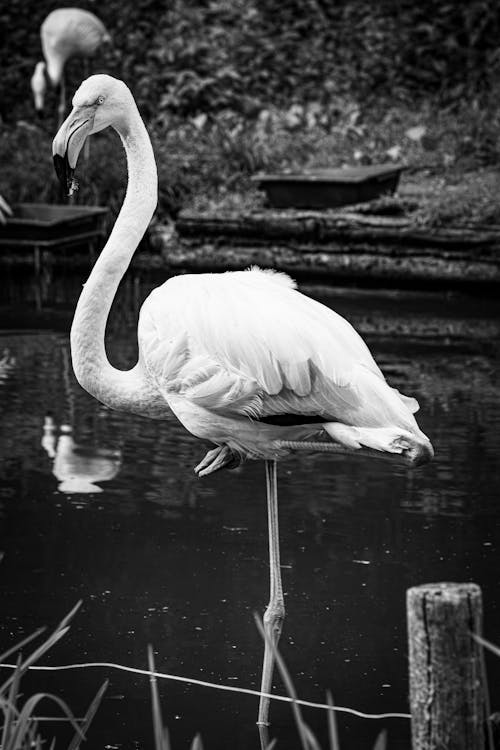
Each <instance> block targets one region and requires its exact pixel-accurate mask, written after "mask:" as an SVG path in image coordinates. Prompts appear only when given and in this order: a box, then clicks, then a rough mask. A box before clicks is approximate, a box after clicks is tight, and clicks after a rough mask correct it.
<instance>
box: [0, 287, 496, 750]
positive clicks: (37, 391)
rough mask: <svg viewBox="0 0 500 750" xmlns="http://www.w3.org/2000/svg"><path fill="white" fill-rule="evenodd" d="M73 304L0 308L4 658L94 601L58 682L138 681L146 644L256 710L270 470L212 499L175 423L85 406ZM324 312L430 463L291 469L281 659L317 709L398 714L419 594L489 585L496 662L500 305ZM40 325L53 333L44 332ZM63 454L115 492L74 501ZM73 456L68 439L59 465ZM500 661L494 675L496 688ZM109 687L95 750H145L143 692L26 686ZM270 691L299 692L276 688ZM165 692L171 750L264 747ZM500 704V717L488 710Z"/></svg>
mask: <svg viewBox="0 0 500 750" xmlns="http://www.w3.org/2000/svg"><path fill="white" fill-rule="evenodd" d="M80 283H81V280H80V279H76V278H68V279H65V280H64V284H63V283H62V281H61V280H59V281H58V280H57V279H54V282H53V287H52V292H53V293H55V297H54V296H52V298H53V299H54V298H55V299H56V301H57V304H56V305H55V306H54V307H53V308H51V309H45V311H44V309H43V308H42V310H41V312H40V313H38V314H37V315H36V316H35V315H33V314H32V312H30V311H29V307H28V308H27V306H26V303H25V302H24V297H23V294H22V292H23V288H22V285H21V283H19V286H18V287H16V285H15V284H11V285H10V286H9V288H8V289H7V290H6V294H5V295H4V297H6V298H8V296H9V295H10V299H11V302H12V303H14V301H15V298H16V295H18V298H19V301H20V303H21V304H22V307H21V308H19V309H18V310H16V312H15V316H14V315H12V318H11V319H10V320H11V321H12V322H9V318H8V315H9V313H8V311H7V312H6V314H5V315H4V320H7V322H8V325H7V327H6V330H5V333H4V335H1V334H0V352H3V351H4V350H6V349H8V352H9V355H8V356H9V360H15V366H13V367H11V368H10V369H9V372H8V377H6V378H4V379H2V380H1V387H0V402H1V403H0V406H1V410H2V420H1V421H0V454H1V460H0V503H1V504H2V505H3V513H4V517H3V519H2V529H3V531H2V534H1V544H0V548H1V549H2V550H3V551H4V552H5V557H4V560H3V561H2V564H1V566H0V576H1V583H2V589H3V591H2V621H1V622H0V650H1V648H2V647H3V646H6V645H8V644H10V643H12V639H13V638H16V637H18V638H19V637H21V636H22V635H26V634H27V633H28V632H30V631H32V630H33V629H34V628H35V627H37V626H39V625H41V624H49V625H50V624H52V623H54V622H55V621H56V620H59V619H61V617H62V616H63V614H64V613H65V612H67V611H68V610H69V609H70V608H71V606H72V605H73V604H74V603H75V601H76V600H77V599H79V598H83V600H84V606H83V608H82V610H81V613H79V616H78V620H77V622H76V623H75V627H74V628H73V629H72V631H71V633H70V634H69V635H68V636H67V639H65V640H64V641H63V642H62V643H61V644H60V645H58V647H57V653H54V655H53V656H52V657H51V658H52V660H53V663H64V662H66V663H68V662H74V661H86V660H92V661H93V660H103V661H115V662H118V663H120V662H121V663H125V664H128V665H131V666H137V667H144V666H146V647H147V644H148V643H153V645H154V647H155V650H156V652H157V655H156V656H155V661H156V663H157V667H158V669H160V670H161V671H165V672H168V671H170V672H172V673H177V674H181V675H185V676H189V677H199V678H201V679H208V680H213V681H216V682H221V683H228V684H233V685H237V686H241V687H253V688H256V689H258V688H259V672H260V666H261V665H260V659H261V649H262V643H261V640H260V637H259V635H258V634H257V632H256V630H255V625H254V622H253V612H258V613H261V611H262V609H263V604H264V603H265V601H264V600H265V593H266V580H267V574H268V571H267V565H266V545H267V537H266V534H267V529H266V522H265V497H264V493H263V490H262V476H261V475H262V466H261V465H260V464H255V465H252V464H247V465H245V466H243V467H241V469H239V470H238V473H236V474H235V473H232V472H231V473H229V474H227V475H226V476H220V477H219V476H214V477H212V478H208V479H207V480H206V481H205V480H203V481H199V480H197V479H196V478H195V477H194V476H193V475H192V473H191V472H192V466H193V465H194V464H195V463H196V460H197V459H198V454H199V446H198V445H197V444H196V442H195V440H194V439H192V438H191V437H190V436H189V435H188V434H187V433H185V432H184V430H183V429H182V428H181V427H180V425H178V424H177V422H176V421H175V420H174V419H172V420H171V421H170V420H168V421H166V422H153V421H147V420H142V419H140V418H138V417H134V416H131V415H122V414H118V413H115V412H111V411H109V410H108V409H106V408H105V407H103V406H101V405H100V404H98V403H97V402H95V401H94V400H93V399H91V398H90V397H89V396H87V394H85V393H84V392H83V391H82V390H81V389H80V388H79V387H78V385H77V384H76V382H75V381H74V378H73V374H72V372H71V366H70V363H69V361H68V357H67V351H68V344H67V329H68V326H69V321H70V318H71V310H72V306H73V304H74V299H76V296H77V295H78V291H79V285H80ZM154 283H155V282H153V281H152V282H151V283H150V282H149V281H147V282H144V283H142V284H141V285H140V286H139V287H138V285H137V284H135V286H134V284H133V283H132V282H131V281H129V282H126V283H125V284H124V285H123V287H122V290H121V295H120V297H119V298H118V300H117V305H116V308H115V309H114V311H113V317H112V319H111V321H110V327H111V330H110V336H109V340H110V341H111V345H110V351H109V356H110V358H111V359H112V361H113V362H114V364H115V365H116V366H119V367H127V366H129V365H130V363H131V362H133V361H134V357H135V355H136V352H135V351H134V345H133V344H131V343H130V342H131V338H130V330H131V328H132V327H133V326H134V325H135V322H136V321H135V319H134V314H133V312H132V311H133V307H134V305H135V302H134V299H135V297H137V295H139V296H140V297H143V296H145V295H146V294H147V292H148V291H149V287H150V286H153V285H154ZM24 291H26V290H25V287H24ZM313 291H314V290H313ZM316 295H317V296H320V297H321V299H322V301H323V302H327V303H329V304H331V305H332V306H333V307H335V309H337V310H338V311H339V312H340V313H341V314H342V315H344V316H345V317H347V318H348V319H350V320H351V321H352V322H353V323H354V324H355V325H356V326H357V327H358V330H360V331H361V332H362V333H363V334H364V335H365V336H366V338H367V340H368V343H369V345H370V348H371V349H372V351H373V353H374V355H375V356H376V358H377V361H379V362H380V364H381V367H382V369H383V370H384V372H385V373H386V375H387V376H388V379H389V380H390V382H391V384H392V385H394V386H395V387H402V385H403V383H405V384H406V387H407V388H408V390H409V391H410V390H411V392H412V393H414V394H415V396H416V397H417V398H418V400H419V401H420V403H421V408H422V429H423V430H424V431H425V432H426V433H427V434H429V435H430V436H431V438H432V441H433V443H434V445H435V448H436V458H435V461H434V463H432V464H431V465H429V466H428V467H425V469H423V470H417V471H414V472H410V473H408V472H407V471H406V470H403V469H399V468H392V467H390V468H389V467H387V466H386V465H385V464H384V463H383V462H380V463H379V462H373V461H368V460H367V461H363V460H360V459H343V458H337V457H335V458H330V457H325V456H321V455H313V456H298V457H296V458H294V459H293V460H290V461H283V462H282V464H281V466H280V471H279V483H280V501H281V505H280V526H281V544H282V547H281V553H282V565H283V570H282V574H283V578H284V588H285V591H286V605H287V610H288V611H289V613H290V618H289V621H288V623H287V627H286V632H285V633H284V634H283V638H282V647H281V651H282V653H283V655H284V657H285V659H286V662H287V665H288V667H289V669H290V671H291V674H292V676H293V679H294V683H295V687H296V689H297V692H298V694H299V695H300V696H301V697H303V698H305V699H310V700H318V701H321V702H322V701H324V699H325V690H326V689H327V688H329V689H331V690H332V693H333V695H334V698H335V701H336V703H338V704H343V705H348V706H352V707H355V708H359V709H361V710H367V711H370V712H379V711H380V712H381V711H405V710H407V698H406V696H407V657H406V624H405V609H404V599H405V591H406V589H407V588H408V587H409V586H412V585H416V584H419V583H424V582H429V581H437V580H446V579H448V580H463V581H470V580H473V581H475V582H477V583H478V584H479V585H481V587H482V589H483V594H484V602H485V628H486V636H487V637H489V638H490V639H491V640H493V641H498V633H499V632H500V604H499V603H500V585H499V581H498V575H497V572H496V571H497V563H496V561H497V559H498V554H499V551H500V508H499V504H498V494H499V486H500V481H499V480H500V463H499V461H498V455H499V451H500V383H499V373H498V367H497V362H498V352H499V348H500V346H499V339H500V337H499V336H498V333H499V332H500V305H498V303H494V302H491V301H488V300H485V299H472V298H466V297H460V298H453V297H450V298H445V297H443V296H442V295H441V296H438V295H436V297H433V296H426V295H424V296H422V297H416V296H411V295H408V296H407V297H404V299H402V296H401V295H400V296H397V295H388V296H384V297H382V296H376V295H371V296H370V295H367V294H355V295H351V294H345V293H342V294H340V293H337V292H331V291H330V292H327V291H326V290H321V292H316ZM138 302H140V300H138ZM19 310H20V313H21V316H22V315H24V316H25V317H24V319H23V318H22V317H20V313H19ZM28 313H29V314H28ZM20 320H23V325H24V330H15V331H14V330H11V331H9V330H7V328H8V327H10V328H14V327H15V328H16V329H19V321H20ZM358 323H359V325H358ZM41 325H44V326H45V330H33V328H36V327H38V328H39V327H40V326H41ZM58 330H60V331H61V333H58V332H57V331H58ZM44 414H51V415H52V419H53V423H54V425H65V424H67V425H70V426H71V428H72V432H68V433H64V432H62V431H61V430H59V431H58V432H57V433H56V431H55V428H52V427H51V426H49V425H47V424H46V428H47V427H48V429H47V431H46V434H45V437H47V438H48V441H47V442H45V443H44V446H45V447H43V446H41V445H40V440H41V437H42V435H41V430H42V428H41V416H43V415H44ZM52 431H53V434H50V433H51V432H52ZM54 433H56V434H54ZM61 438H67V443H66V446H69V449H68V451H67V453H66V456H67V455H69V454H71V449H72V448H73V446H74V443H73V442H72V441H73V440H74V442H75V443H76V444H77V445H81V446H85V448H87V449H90V451H91V455H92V456H94V457H95V455H96V453H95V451H96V450H97V451H98V452H97V456H98V457H100V456H102V454H100V453H99V451H100V450H102V449H104V450H110V451H113V450H116V449H117V448H119V450H120V453H121V456H120V457H119V456H118V455H116V462H115V468H119V471H117V472H116V473H115V475H114V477H113V479H112V481H107V480H106V481H103V482H102V484H96V483H97V482H98V481H99V480H97V479H96V478H92V477H88V476H86V477H85V478H86V479H88V480H89V482H90V483H91V484H94V486H95V487H96V488H97V487H98V488H99V489H100V490H101V492H100V493H99V494H97V495H93V496H91V495H87V496H86V495H84V494H80V493H75V494H72V495H69V494H68V495H66V496H64V497H63V496H62V495H61V493H60V491H59V489H58V487H59V485H60V484H61V483H62V482H64V481H65V478H66V476H67V475H65V476H63V475H62V474H61V475H60V476H58V477H55V476H54V473H53V471H54V470H55V455H54V456H53V457H52V459H51V461H52V463H50V462H49V461H48V453H47V447H48V448H49V450H50V451H51V452H52V453H53V454H55V453H56V451H57V449H58V444H59V443H58V441H59V440H60V439H61ZM51 441H52V442H51ZM63 446H64V440H63V443H62V445H61V451H62V453H61V455H63V456H64V455H65V451H64V450H63ZM104 457H105V458H107V459H110V460H111V462H112V463H113V457H112V456H109V455H106V456H104ZM94 492H95V490H94ZM499 661H500V660H494V659H492V660H491V661H490V662H489V663H488V670H489V677H490V684H491V685H492V686H493V687H494V685H495V684H498V680H499V679H500V674H499V672H500V669H499V666H498V662H499ZM106 676H110V677H111V678H112V688H111V690H110V696H112V698H108V699H105V701H104V703H103V705H102V706H101V708H100V710H99V712H98V714H97V716H96V719H95V724H94V725H93V727H92V729H91V734H90V736H89V741H90V742H91V744H92V746H93V747H104V746H105V745H118V746H120V748H121V749H122V750H136V749H137V748H138V747H148V746H150V744H151V726H150V718H149V717H150V705H149V691H148V684H147V681H141V680H140V679H137V680H134V679H131V678H130V676H121V675H117V674H111V675H108V674H107V673H106V674H101V672H99V674H98V675H97V674H95V672H94V673H91V672H88V673H87V672H79V673H78V679H75V675H74V674H70V673H57V674H54V675H52V674H51V675H49V674H45V675H44V676H43V678H42V677H40V676H39V675H33V676H31V677H30V679H31V681H32V682H31V684H32V685H33V686H34V687H35V688H36V689H40V690H50V691H51V692H55V693H63V694H64V697H65V698H66V699H67V700H68V702H69V703H70V705H74V706H75V707H77V706H79V705H84V704H85V703H88V700H89V696H90V695H91V694H93V693H95V690H96V689H97V686H98V684H100V682H102V679H101V678H104V677H106ZM26 689H28V685H27V688H26ZM275 690H276V692H279V693H283V692H284V689H283V685H282V684H281V681H280V680H279V678H278V677H276V685H275ZM160 691H161V697H162V702H163V703H164V707H165V714H166V716H165V718H166V722H167V724H168V726H169V729H170V732H171V738H172V746H173V748H177V747H187V746H189V742H190V740H191V739H192V737H193V735H194V733H195V732H196V731H200V732H201V735H202V737H203V741H204V746H205V747H207V749H208V748H218V749H219V748H220V749H221V750H224V748H228V749H229V748H231V750H254V749H255V748H258V747H259V739H258V733H257V729H256V727H255V715H256V709H257V703H258V701H257V700H256V699H255V700H254V699H251V698H244V697H243V698H242V697H234V696H232V695H229V694H223V693H220V694H219V693H215V691H212V692H211V691H201V690H200V689H195V688H189V687H187V686H180V685H174V684H170V683H162V684H160ZM118 696H122V698H121V699H120V700H118ZM492 703H493V706H492V708H493V709H494V710H498V709H499V707H500V698H499V697H498V696H497V695H495V693H494V694H493V696H492ZM274 709H275V707H274V706H273V711H274ZM305 718H306V720H307V721H308V723H309V724H310V725H311V726H312V728H313V730H314V731H315V732H316V733H317V735H318V737H319V739H320V741H322V744H323V746H325V747H326V746H327V744H328V742H327V738H326V720H325V718H324V717H323V716H322V715H321V714H320V713H318V712H314V711H311V712H306V715H305ZM274 722H275V723H274ZM382 726H385V727H386V728H387V729H388V732H389V738H388V746H389V747H398V748H399V747H401V748H405V747H409V746H410V739H409V728H408V726H407V724H405V723H404V722H401V721H399V722H398V721H393V722H386V723H383V725H379V724H376V723H368V722H363V721H361V720H355V719H349V718H346V717H339V730H340V744H341V747H344V746H346V747H359V748H368V747H373V744H374V740H375V737H376V735H377V734H378V732H379V731H380V729H381V728H382ZM271 733H272V735H276V736H277V737H278V741H279V744H278V747H286V748H287V750H289V749H290V750H291V749H293V750H295V748H297V747H299V742H298V740H297V737H296V732H295V730H294V728H293V722H292V719H291V714H290V709H289V707H287V706H276V714H274V713H273V727H272V732H271Z"/></svg>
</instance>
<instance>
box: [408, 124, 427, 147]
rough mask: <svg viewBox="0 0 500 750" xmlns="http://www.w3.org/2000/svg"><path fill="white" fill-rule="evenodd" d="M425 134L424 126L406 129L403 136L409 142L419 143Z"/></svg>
mask: <svg viewBox="0 0 500 750" xmlns="http://www.w3.org/2000/svg"><path fill="white" fill-rule="evenodd" d="M426 133H427V128H426V127H425V126H424V125H415V126H414V127H413V128H408V130H407V131H406V133H405V135H406V137H407V138H409V139H410V141H416V142H417V143H419V142H420V141H421V140H422V138H423V136H424V135H425V134H426Z"/></svg>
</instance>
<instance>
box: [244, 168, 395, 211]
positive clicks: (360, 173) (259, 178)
mask: <svg viewBox="0 0 500 750" xmlns="http://www.w3.org/2000/svg"><path fill="white" fill-rule="evenodd" d="M403 169H404V167H402V166H401V165H394V164H377V165H373V166H367V167H346V168H344V169H311V170H308V171H305V172H301V173H296V172H295V173H294V172H289V173H287V172H284V173H282V174H262V175H255V176H254V177H252V180H253V181H254V182H256V183H257V184H258V185H259V187H260V188H261V189H262V190H264V191H265V193H266V196H267V200H268V203H269V204H270V205H271V206H273V207H274V208H310V209H318V208H319V209H321V208H336V207H338V206H346V205H349V204H354V203H364V202H366V201H371V200H374V199H375V198H380V197H382V196H384V195H392V194H393V193H394V191H395V190H396V188H397V186H398V183H399V178H400V175H401V172H402V170H403Z"/></svg>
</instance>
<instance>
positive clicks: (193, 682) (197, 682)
mask: <svg viewBox="0 0 500 750" xmlns="http://www.w3.org/2000/svg"><path fill="white" fill-rule="evenodd" d="M17 666H18V665H16V664H0V668H1V667H5V668H7V669H16V668H17ZM89 667H101V668H103V667H104V668H107V669H117V670H120V671H121V672H132V673H133V674H140V675H144V676H145V677H157V678H160V679H163V680H173V681H175V682H185V683H188V684H190V685H198V686H199V687H208V688H214V689H216V690H226V691H229V692H232V693H244V694H245V695H255V696H257V697H260V696H261V695H263V696H264V697H268V698H271V699H272V700H276V701H283V702H284V703H298V704H299V705H301V706H307V707H308V708H323V709H325V710H327V711H337V712H339V713H345V714H351V715H352V716H358V717H359V718H360V719H411V715H410V714H405V713H383V714H368V713H365V712H364V711H357V710H356V709H355V708H346V707H344V706H331V705H329V704H328V703H314V702H313V701H304V700H301V699H297V700H294V699H293V698H290V697H289V696H287V695H274V694H272V693H261V692H260V691H259V690H252V688H240V687H236V685H219V684H218V683H216V682H205V681H204V680H197V679H195V678H191V677H181V676H179V675H175V674H166V673H164V672H150V671H149V670H148V669H138V668H136V667H126V666H124V665H123V664H113V663H112V662H106V661H93V662H85V663H82V664H62V665H59V666H50V667H49V666H47V667H42V666H30V667H29V669H33V670H40V671H47V672H57V671H63V670H68V669H87V668H89Z"/></svg>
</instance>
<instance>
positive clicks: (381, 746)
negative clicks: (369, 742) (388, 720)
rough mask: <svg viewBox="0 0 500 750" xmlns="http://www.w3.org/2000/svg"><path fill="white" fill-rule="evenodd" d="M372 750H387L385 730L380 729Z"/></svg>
mask: <svg viewBox="0 0 500 750" xmlns="http://www.w3.org/2000/svg"><path fill="white" fill-rule="evenodd" d="M373 750H387V729H382V731H381V732H380V734H379V736H378V737H377V739H376V740H375V744H374V746H373Z"/></svg>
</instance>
